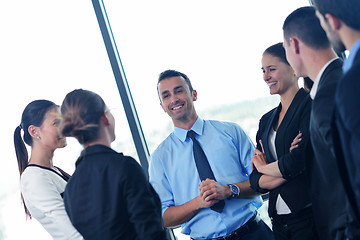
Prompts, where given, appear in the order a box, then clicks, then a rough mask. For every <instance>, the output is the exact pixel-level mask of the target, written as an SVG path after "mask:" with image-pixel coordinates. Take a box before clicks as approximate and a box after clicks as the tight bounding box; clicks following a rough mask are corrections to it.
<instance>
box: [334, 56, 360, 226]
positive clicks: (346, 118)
mask: <svg viewBox="0 0 360 240" xmlns="http://www.w3.org/2000/svg"><path fill="white" fill-rule="evenodd" d="M334 112H335V114H334V116H335V126H336V127H335V129H336V131H335V133H336V134H334V144H335V151H336V156H337V158H338V161H339V165H340V166H341V170H342V172H341V176H342V178H343V181H344V186H345V189H346V192H347V195H348V197H349V200H350V203H351V206H352V207H353V209H354V212H355V213H356V216H357V218H358V220H359V219H360V174H359V173H360V153H359V149H360V50H359V51H358V52H357V53H356V57H355V60H354V62H353V65H352V67H351V69H350V70H349V71H348V72H347V73H345V74H344V75H343V77H342V78H341V79H340V80H339V83H338V87H337V90H336V93H335V110H334ZM344 165H345V166H346V168H343V167H342V166H344Z"/></svg>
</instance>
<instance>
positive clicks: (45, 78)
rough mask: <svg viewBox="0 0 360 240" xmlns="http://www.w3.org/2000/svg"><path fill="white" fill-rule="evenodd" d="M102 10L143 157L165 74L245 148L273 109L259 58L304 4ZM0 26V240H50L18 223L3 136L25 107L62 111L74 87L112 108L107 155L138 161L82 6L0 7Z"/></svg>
mask: <svg viewBox="0 0 360 240" xmlns="http://www.w3.org/2000/svg"><path fill="white" fill-rule="evenodd" d="M104 5H105V8H106V10H107V14H108V17H109V20H110V24H111V27H112V31H113V34H114V37H115V41H116V44H117V47H118V52H119V55H120V57H121V60H122V63H123V67H124V70H125V73H126V77H127V80H128V83H129V86H130V90H131V93H132V96H133V99H134V102H135V106H136V108H137V113H138V114H139V119H140V122H141V125H142V129H143V131H144V134H145V139H146V141H147V144H148V146H149V150H150V153H151V152H152V151H154V149H155V148H156V147H157V145H158V144H159V143H160V142H161V141H162V140H163V139H164V138H165V137H166V136H167V135H168V134H169V133H170V132H171V131H172V123H171V120H170V118H169V117H168V116H167V115H166V114H165V113H164V112H163V110H162V109H161V108H160V105H159V100H158V96H157V92H156V82H157V77H158V74H159V73H160V72H162V71H163V70H166V69H175V70H179V71H182V72H184V73H186V74H187V75H188V76H189V78H190V79H191V80H192V82H193V86H194V88H195V89H196V90H197V91H198V101H197V102H196V104H195V106H196V108H197V110H198V113H199V115H200V116H201V117H202V118H204V119H210V118H211V119H218V120H225V121H234V122H237V123H239V124H240V125H241V126H242V127H243V128H244V130H245V131H246V132H247V133H248V134H249V136H250V137H251V138H252V139H254V138H255V134H256V130H257V125H258V120H259V118H260V116H261V115H262V114H263V113H264V112H266V111H268V110H269V109H270V108H272V107H274V106H275V105H276V104H277V103H278V98H277V97H269V94H268V89H267V86H266V84H265V83H264V82H263V80H262V73H261V69H260V67H261V66H260V60H261V54H262V52H263V51H264V50H265V48H266V47H268V46H270V45H272V44H274V43H277V42H280V41H282V23H283V21H284V19H285V17H286V16H287V15H288V14H289V13H290V12H291V11H293V10H294V9H296V8H297V7H300V6H304V5H308V1H307V0H294V1H288V0H273V1H269V0H260V1H237V0H227V1H215V0H195V1H194V0H192V1H190V0H182V1H169V0H162V1H160V0H155V1H147V0H139V1H116V0H104ZM0 24H1V29H2V31H3V33H4V34H3V35H4V36H3V37H2V38H1V39H0V52H1V57H0V63H1V71H0V78H1V82H2V85H3V87H2V90H3V91H2V94H1V95H0V98H1V99H0V100H1V109H2V113H3V114H2V118H1V123H2V126H4V130H3V133H4V134H3V136H2V138H1V146H2V152H3V164H2V165H3V167H2V168H1V169H0V240H2V239H24V238H26V237H27V238H35V237H36V239H51V238H50V236H49V235H48V234H47V233H46V232H45V230H44V229H43V228H42V227H41V226H40V225H39V224H38V223H37V222H36V221H35V220H31V221H25V214H24V213H23V208H22V206H21V203H20V192H19V174H18V170H17V164H16V157H15V151H14V149H13V141H12V139H13V136H12V135H13V130H14V129H15V127H16V126H17V125H18V124H19V123H20V118H21V113H22V111H23V109H24V107H25V106H26V104H27V103H29V102H30V101H32V100H35V99H41V98H45V99H49V100H53V101H54V102H56V103H57V104H61V101H62V99H63V98H64V96H65V94H66V93H67V92H69V91H71V90H73V89H75V88H84V89H89V90H92V91H95V92H97V93H99V94H100V95H101V96H102V97H103V98H104V100H105V101H106V103H107V104H108V105H109V107H110V108H112V109H114V108H115V109H116V110H115V111H113V112H114V114H115V117H116V121H117V122H116V124H117V125H116V135H117V140H116V142H114V144H113V147H114V148H115V149H116V150H118V151H122V152H124V153H125V154H127V155H131V156H133V157H134V158H136V159H138V157H137V154H136V150H135V147H134V144H133V142H132V138H131V133H130V130H129V125H128V123H127V120H126V117H125V114H124V111H123V107H122V104H121V100H120V97H119V95H118V91H117V87H116V84H115V81H114V76H113V73H112V69H111V66H110V64H109V59H108V56H107V53H106V50H105V47H104V43H103V39H102V36H101V34H100V30H99V26H98V22H97V19H96V16H95V13H94V9H93V6H92V4H91V2H90V1H70V0H63V1H47V0H34V1H26V0H16V1H5V2H3V3H2V4H1V8H0ZM255 103H256V104H255ZM80 151H81V147H80V145H79V144H78V143H77V142H76V141H74V140H71V139H69V141H68V146H67V147H66V148H65V149H62V150H57V151H56V152H55V156H54V163H55V164H56V165H57V166H59V167H61V168H63V169H64V170H66V171H68V172H70V173H71V172H72V171H73V170H74V162H75V161H76V158H77V156H78V155H79V153H80ZM177 232H178V230H177ZM177 235H178V238H179V239H187V238H186V237H184V236H181V234H179V233H177Z"/></svg>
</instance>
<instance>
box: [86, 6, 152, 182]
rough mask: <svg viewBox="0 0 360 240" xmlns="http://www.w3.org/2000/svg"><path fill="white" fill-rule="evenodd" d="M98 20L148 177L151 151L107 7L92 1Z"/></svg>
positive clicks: (136, 145)
mask: <svg viewBox="0 0 360 240" xmlns="http://www.w3.org/2000/svg"><path fill="white" fill-rule="evenodd" d="M92 3H93V6H94V10H95V14H96V18H97V20H98V23H99V27H100V31H101V35H102V37H103V40H104V43H105V47H106V51H107V54H108V57H109V60H110V64H111V68H112V70H113V74H114V77H115V81H116V84H117V87H118V90H119V93H120V97H121V101H122V104H123V106H124V110H125V114H126V117H127V120H128V123H129V127H130V131H131V134H132V137H133V140H134V143H135V148H136V152H137V154H138V157H139V160H140V163H141V166H142V167H143V169H144V170H145V173H146V175H147V176H148V165H149V164H148V158H149V149H148V147H147V144H146V141H145V137H144V133H143V131H142V128H141V124H140V121H139V118H138V115H137V112H136V108H135V104H134V101H133V99H132V96H131V92H130V89H129V85H128V83H127V80H126V76H125V72H124V69H123V66H122V63H121V59H120V56H119V53H118V50H117V47H116V43H115V39H114V36H113V34H112V30H111V27H110V23H109V20H108V17H107V14H106V10H105V6H104V3H103V1H101V0H92Z"/></svg>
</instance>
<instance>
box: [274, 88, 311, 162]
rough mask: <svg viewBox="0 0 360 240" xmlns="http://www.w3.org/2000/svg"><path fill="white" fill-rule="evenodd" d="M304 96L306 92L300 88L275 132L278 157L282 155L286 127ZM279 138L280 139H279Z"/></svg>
mask: <svg viewBox="0 0 360 240" xmlns="http://www.w3.org/2000/svg"><path fill="white" fill-rule="evenodd" d="M305 95H306V91H305V90H304V89H303V88H301V89H300V90H299V91H298V92H297V93H296V95H295V97H294V99H293V100H292V102H291V104H290V106H289V109H288V110H287V111H286V113H285V116H284V118H283V120H282V122H281V124H280V126H279V128H278V130H277V134H276V138H275V145H276V153H277V154H278V156H279V155H283V154H282V153H284V149H283V147H284V141H285V139H284V138H285V136H286V134H285V132H286V130H287V128H288V125H289V124H290V123H291V121H292V119H293V117H294V115H295V113H296V110H297V107H298V106H299V103H300V102H301V101H302V100H303V99H304V96H305ZM279 136H280V137H279Z"/></svg>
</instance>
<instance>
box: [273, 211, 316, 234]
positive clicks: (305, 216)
mask: <svg viewBox="0 0 360 240" xmlns="http://www.w3.org/2000/svg"><path fill="white" fill-rule="evenodd" d="M271 220H272V224H273V232H274V235H275V239H276V240H317V239H318V237H317V234H316V230H315V224H314V217H313V212H312V208H311V207H307V208H305V209H303V210H301V211H299V212H297V213H290V214H285V215H275V216H273V217H272V219H271Z"/></svg>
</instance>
